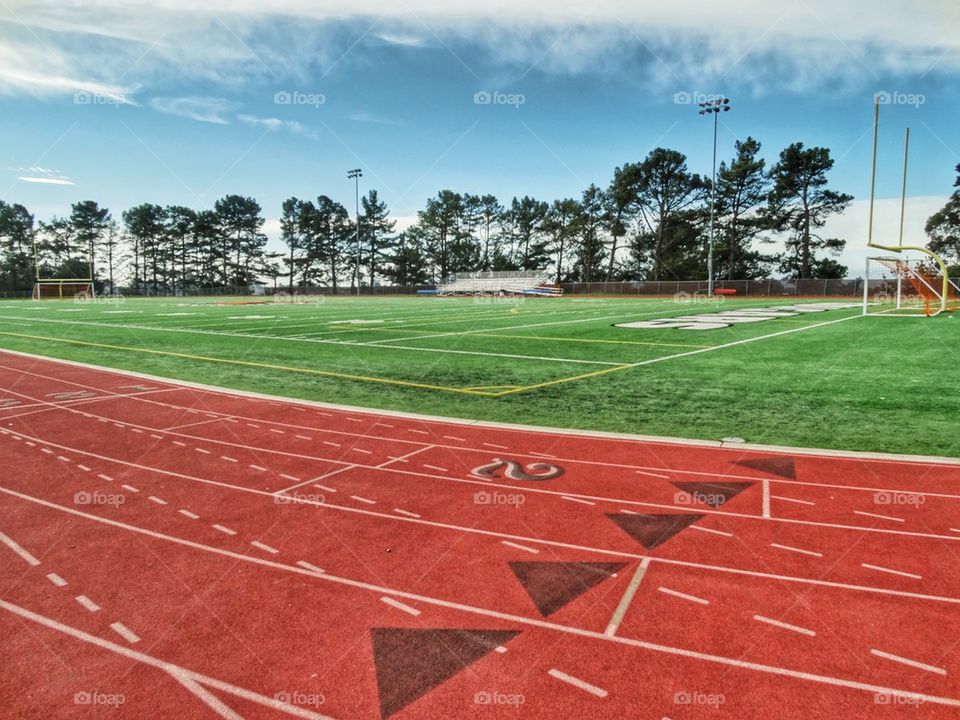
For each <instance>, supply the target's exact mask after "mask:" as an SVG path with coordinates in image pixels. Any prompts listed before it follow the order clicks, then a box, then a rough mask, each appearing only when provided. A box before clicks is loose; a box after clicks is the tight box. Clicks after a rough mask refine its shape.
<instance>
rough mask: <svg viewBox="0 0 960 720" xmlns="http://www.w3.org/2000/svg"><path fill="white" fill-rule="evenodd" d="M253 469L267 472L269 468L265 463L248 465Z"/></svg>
mask: <svg viewBox="0 0 960 720" xmlns="http://www.w3.org/2000/svg"><path fill="white" fill-rule="evenodd" d="M247 467H249V468H250V469H251V470H256V471H257V472H266V471H267V469H266V468H265V467H264V466H263V465H248V466H247Z"/></svg>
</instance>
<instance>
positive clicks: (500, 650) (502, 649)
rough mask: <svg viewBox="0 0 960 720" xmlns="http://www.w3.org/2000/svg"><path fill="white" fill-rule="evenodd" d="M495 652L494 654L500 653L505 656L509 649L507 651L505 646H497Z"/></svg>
mask: <svg viewBox="0 0 960 720" xmlns="http://www.w3.org/2000/svg"><path fill="white" fill-rule="evenodd" d="M493 651H494V652H498V653H500V654H501V655H503V654H504V653H505V652H506V651H507V649H506V648H505V647H504V646H503V645H497V646H496V647H495V648H494V649H493Z"/></svg>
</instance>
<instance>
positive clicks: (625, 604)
mask: <svg viewBox="0 0 960 720" xmlns="http://www.w3.org/2000/svg"><path fill="white" fill-rule="evenodd" d="M648 567H650V558H644V559H643V560H641V561H640V564H639V565H638V566H637V569H636V571H635V572H634V573H633V577H632V578H630V584H629V585H627V589H626V591H624V593H623V597H622V598H620V603H619V604H618V605H617V609H616V610H614V612H613V617H611V618H610V622H609V623H607V629H606V630H605V631H604V633H603V634H604V635H616V634H617V628H619V627H620V623H621V622H623V618H624V616H625V615H626V614H627V610H628V609H629V608H630V603H631V602H633V597H634V595H636V594H637V589H638V588H639V587H640V583H641V582H642V581H643V576H644V575H646V574H647V568H648Z"/></svg>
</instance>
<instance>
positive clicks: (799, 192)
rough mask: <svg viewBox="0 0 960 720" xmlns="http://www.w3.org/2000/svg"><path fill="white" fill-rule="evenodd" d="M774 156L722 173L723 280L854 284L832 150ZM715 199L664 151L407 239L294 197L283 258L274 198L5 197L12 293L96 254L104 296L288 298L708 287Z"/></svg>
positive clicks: (0, 241) (740, 145) (285, 223)
mask: <svg viewBox="0 0 960 720" xmlns="http://www.w3.org/2000/svg"><path fill="white" fill-rule="evenodd" d="M760 151H761V145H760V143H759V142H758V141H757V140H755V139H753V138H749V137H748V138H747V139H746V140H743V141H738V142H737V143H736V144H735V147H734V154H733V157H732V158H730V159H729V160H725V161H723V162H721V163H720V165H719V167H718V171H717V177H716V188H715V192H713V193H712V197H713V204H712V210H713V216H714V218H715V220H714V228H715V241H716V254H715V257H716V261H715V266H714V273H715V276H716V277H715V279H716V280H724V279H728V280H733V279H755V278H760V277H768V276H770V275H771V274H772V273H779V274H782V275H786V276H788V277H792V278H810V277H819V278H833V277H843V276H844V275H845V274H846V272H847V268H846V267H845V266H843V265H841V264H840V263H838V262H837V261H836V259H835V257H836V256H837V255H838V254H839V253H840V252H841V251H842V250H843V248H844V247H845V240H843V239H841V238H832V237H826V236H824V235H823V233H822V228H823V227H824V226H825V224H826V222H827V220H828V218H829V217H831V216H832V215H835V214H837V213H840V212H842V211H843V210H844V209H846V208H847V206H848V205H849V204H850V202H851V201H852V200H853V197H852V196H851V195H848V194H846V193H842V192H838V191H835V190H833V189H831V188H830V187H829V178H828V175H829V172H830V170H831V169H832V168H833V165H834V160H833V158H831V156H830V151H829V149H828V148H824V147H810V148H807V147H804V145H803V144H802V143H799V142H798V143H794V144H792V145H790V146H788V147H787V148H785V149H784V150H783V151H781V152H780V154H779V157H778V160H777V162H776V163H774V164H773V166H772V167H770V168H767V166H766V162H765V160H764V159H763V158H762V157H761V155H760ZM958 173H960V166H958ZM958 183H960V177H958ZM957 187H960V184H958V185H957ZM711 189H712V188H711V179H710V178H709V177H704V176H702V175H698V174H696V173H693V172H691V171H690V170H689V168H688V166H687V158H686V156H684V155H683V154H682V153H681V152H679V151H677V150H672V149H668V148H656V149H654V150H653V151H651V152H650V153H649V154H648V155H647V157H646V158H644V159H643V160H642V161H639V162H635V163H626V164H624V165H623V166H622V167H617V168H616V169H615V170H614V172H613V177H612V179H611V181H610V183H609V185H607V186H606V187H600V186H597V185H595V184H594V185H590V187H588V188H586V189H585V190H584V191H583V192H582V193H581V195H580V197H578V198H563V199H557V200H553V201H552V202H547V201H543V200H538V199H536V198H532V197H528V196H524V197H522V198H517V197H514V198H513V199H512V200H511V201H510V202H509V203H501V202H500V201H499V200H498V199H497V198H496V197H495V196H494V195H489V194H488V195H472V194H469V193H458V192H454V191H452V190H447V189H445V190H441V191H439V192H438V193H437V195H436V196H435V197H432V198H430V199H428V200H427V201H426V205H425V207H424V208H423V209H422V210H420V211H419V212H418V214H417V219H416V222H415V223H413V224H412V225H411V226H410V227H408V228H406V229H405V230H403V231H402V232H397V230H396V221H395V220H393V219H391V217H390V210H389V208H388V207H387V204H386V203H385V202H384V201H383V200H381V199H380V197H379V195H378V193H377V191H376V190H370V191H369V192H368V193H367V194H366V195H365V196H364V197H363V198H362V199H361V207H360V213H359V227H358V223H357V221H356V220H355V219H354V218H353V217H351V213H350V212H349V211H348V210H347V208H346V207H344V205H342V204H341V203H339V202H337V201H336V200H334V199H332V198H330V197H329V196H327V195H320V196H318V197H317V198H315V199H300V198H296V197H291V198H288V199H287V200H285V201H284V202H283V204H282V207H281V214H280V240H281V241H282V244H283V248H284V249H283V250H278V251H275V252H272V251H269V250H268V249H267V236H266V235H265V234H264V232H263V226H264V223H265V219H264V216H263V210H262V208H261V206H260V204H259V203H258V202H257V201H256V200H255V199H254V198H252V197H245V196H242V195H226V196H224V197H223V198H221V199H219V200H217V201H216V203H215V204H214V206H213V208H209V209H203V210H195V209H192V208H188V207H183V206H179V205H170V206H165V207H164V206H160V205H155V204H150V203H144V204H141V205H137V206H136V207H132V208H129V209H127V210H125V211H123V212H122V213H121V215H120V217H119V218H115V217H113V216H112V215H111V213H110V211H109V210H108V209H106V208H102V207H100V206H99V205H98V204H97V203H96V202H94V201H92V200H87V201H82V202H77V203H74V204H73V205H72V207H71V212H70V214H69V215H68V216H65V217H54V218H52V219H51V220H49V221H39V222H38V221H36V220H35V218H34V216H33V215H31V214H30V212H29V211H28V210H27V209H26V208H25V207H23V206H22V205H19V204H16V203H7V202H4V201H2V200H0V278H2V279H0V284H2V285H0V286H2V287H3V288H4V289H6V290H21V291H22V290H29V289H30V288H31V287H32V284H33V281H34V277H35V269H34V267H35V266H34V262H35V261H34V258H35V257H36V262H37V263H38V264H39V267H40V274H41V276H42V277H44V278H57V277H62V278H66V277H83V276H85V275H86V273H87V272H89V271H88V270H87V269H86V267H87V266H86V263H87V262H88V260H89V259H90V258H92V259H93V261H94V264H95V267H96V269H97V280H98V282H100V283H101V284H102V285H103V286H104V287H106V288H110V289H119V288H123V289H126V290H128V291H132V292H137V293H146V294H168V293H177V292H183V291H192V290H196V289H199V288H211V287H230V286H244V285H249V284H251V283H257V282H268V283H270V284H272V285H274V286H275V287H286V288H290V289H296V288H298V287H305V286H318V285H319V286H326V287H331V288H344V287H350V288H351V289H356V288H358V287H369V286H371V285H384V284H385V285H432V284H436V283H438V282H442V281H443V280H444V279H445V278H447V277H449V276H450V275H451V274H453V273H463V272H474V271H478V270H534V269H546V270H548V272H549V274H550V276H551V278H552V279H553V280H555V281H556V282H578V281H579V282H595V281H617V280H625V279H627V280H638V279H639V280H667V279H669V280H673V279H679V280H686V279H700V278H703V277H705V275H706V272H707V270H706V265H707V263H706V252H705V248H706V242H707V236H708V233H709V228H710V214H711V213H710V211H711V202H710V198H711ZM958 215H960V190H958V191H957V192H955V193H954V195H953V197H952V199H951V202H950V203H948V205H947V206H946V207H945V208H944V209H943V210H942V211H940V212H939V213H937V214H936V215H935V216H933V217H931V218H930V221H929V222H928V224H927V228H926V229H927V232H928V234H929V235H930V237H931V247H933V248H934V249H937V250H939V251H941V252H943V253H944V254H946V255H947V256H948V257H950V258H951V259H952V260H954V261H960V241H958V226H960V217H958ZM775 240H780V241H781V242H780V246H779V248H780V249H778V250H774V241H775Z"/></svg>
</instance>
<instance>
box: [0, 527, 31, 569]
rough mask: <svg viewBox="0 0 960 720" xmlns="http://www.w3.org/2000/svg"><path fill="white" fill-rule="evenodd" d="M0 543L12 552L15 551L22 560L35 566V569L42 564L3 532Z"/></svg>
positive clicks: (0, 534) (0, 533)
mask: <svg viewBox="0 0 960 720" xmlns="http://www.w3.org/2000/svg"><path fill="white" fill-rule="evenodd" d="M0 542H2V543H3V544H4V545H6V546H7V547H8V548H10V549H11V550H13V551H14V552H15V553H16V554H17V555H19V556H20V557H21V558H23V559H24V560H26V561H27V562H28V563H29V564H30V565H33V566H34V567H36V566H37V565H39V564H40V561H39V560H37V559H36V558H35V557H34V556H33V555H31V554H30V553H29V552H27V551H26V550H25V549H24V548H23V547H21V546H20V545H18V544H17V543H16V542H15V541H14V540H13V538H11V537H9V536H8V535H4V534H3V533H2V532H0Z"/></svg>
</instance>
